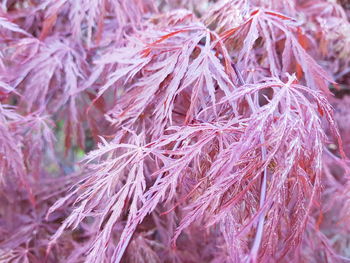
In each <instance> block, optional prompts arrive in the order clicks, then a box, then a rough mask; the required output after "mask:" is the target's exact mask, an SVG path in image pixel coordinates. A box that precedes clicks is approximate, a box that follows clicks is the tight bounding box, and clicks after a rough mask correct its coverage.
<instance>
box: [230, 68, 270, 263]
mask: <svg viewBox="0 0 350 263" xmlns="http://www.w3.org/2000/svg"><path fill="white" fill-rule="evenodd" d="M232 67H233V69H234V71H235V73H236V75H237V77H238V81H239V83H240V85H244V84H245V81H244V79H243V77H242V75H241V73H240V72H239V70H238V69H237V67H236V65H235V64H233V63H232ZM247 100H248V104H249V107H250V108H251V110H252V111H253V112H254V111H255V110H256V107H255V105H254V103H253V100H252V98H251V96H247ZM260 142H261V144H262V145H264V143H265V138H264V134H261V135H260ZM261 157H262V160H265V159H266V147H265V146H262V147H261ZM266 182H267V167H265V168H264V175H263V179H262V183H261V190H260V202H259V208H260V209H261V208H262V207H263V206H264V204H265V199H266ZM265 215H266V212H265V211H264V212H263V213H261V214H260V216H259V222H258V228H257V230H256V234H255V238H254V242H253V246H252V248H251V254H250V255H251V259H252V261H253V262H256V260H257V256H258V252H259V248H260V244H261V240H262V237H263V230H264V223H265Z"/></svg>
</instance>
